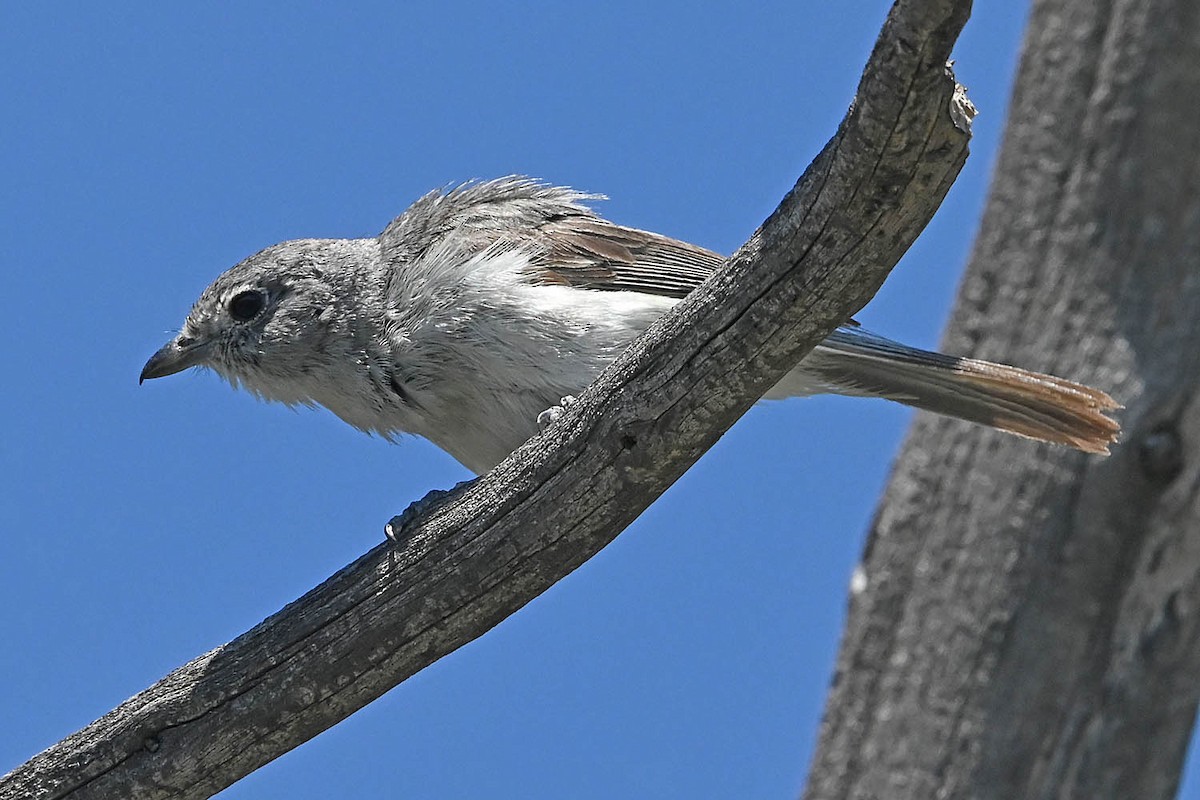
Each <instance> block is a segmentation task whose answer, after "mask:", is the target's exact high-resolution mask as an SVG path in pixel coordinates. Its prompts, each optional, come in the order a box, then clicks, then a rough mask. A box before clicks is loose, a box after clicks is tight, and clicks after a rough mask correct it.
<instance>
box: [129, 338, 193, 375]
mask: <svg viewBox="0 0 1200 800" xmlns="http://www.w3.org/2000/svg"><path fill="white" fill-rule="evenodd" d="M208 350H209V342H206V341H202V340H199V339H193V338H191V337H189V336H180V337H178V338H176V339H172V340H171V341H169V342H167V343H166V344H165V345H163V346H162V347H161V348H159V351H158V352H157V353H155V354H154V355H152V356H150V360H149V361H147V362H146V366H144V367H142V374H141V375H140V376H139V377H138V383H142V382H144V381H147V380H150V379H151V378H163V377H166V376H167V375H174V374H175V373H176V372H182V371H183V370H185V369H187V368H188V367H195V366H199V365H200V364H202V363H203V362H204V359H205V357H206V356H207V355H208Z"/></svg>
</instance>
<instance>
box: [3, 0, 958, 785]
mask: <svg viewBox="0 0 1200 800" xmlns="http://www.w3.org/2000/svg"><path fill="white" fill-rule="evenodd" d="M969 8H970V3H969V2H967V0H900V2H898V3H897V4H896V6H895V7H894V8H893V10H892V13H891V14H890V16H889V18H888V21H887V23H886V25H885V27H884V30H883V33H882V34H881V36H880V39H879V42H878V44H877V46H876V48H875V51H874V53H873V54H872V57H871V60H870V62H869V63H868V66H867V70H866V72H865V73H864V75H863V79H862V82H861V83H860V85H859V91H858V95H857V97H856V100H855V105H854V106H853V108H852V109H851V111H850V112H849V114H848V115H847V117H846V119H845V120H844V121H843V123H842V125H841V127H840V128H839V130H838V133H837V135H836V136H835V137H834V138H833V139H832V140H831V141H830V143H829V145H827V146H826V148H825V149H824V150H823V151H822V153H821V154H820V155H819V156H818V157H817V159H816V161H814V163H813V165H812V166H811V167H810V168H809V169H808V170H807V171H806V173H805V175H804V176H803V177H802V178H801V180H800V182H799V183H798V184H797V185H796V188H795V189H793V191H792V192H791V193H789V194H788V196H787V197H786V198H785V199H784V201H783V203H782V204H781V205H780V207H779V209H778V210H777V211H776V212H775V213H774V214H772V216H771V218H770V219H768V220H767V222H765V223H764V224H763V226H762V228H760V229H759V230H758V231H757V232H756V233H755V234H754V236H753V237H752V238H751V240H750V241H749V242H748V243H747V244H746V245H745V246H744V247H743V248H741V250H739V252H738V253H737V254H736V255H735V256H734V257H733V258H732V259H730V262H729V263H728V264H727V266H726V267H725V268H724V269H723V270H722V271H721V272H719V273H718V274H716V275H714V276H713V278H712V279H710V280H709V281H708V282H706V283H705V284H704V285H703V286H702V287H700V288H699V289H697V290H696V292H694V293H693V294H692V295H690V296H689V297H688V298H687V299H686V300H684V301H683V302H681V303H680V304H679V305H677V306H676V307H675V308H674V309H673V310H672V312H671V313H670V314H668V315H667V316H666V317H665V318H664V319H662V320H660V321H659V322H658V323H657V324H656V325H654V326H653V327H652V329H651V330H650V331H649V332H648V333H647V334H646V336H644V337H643V338H642V339H640V340H639V342H638V343H637V344H635V345H634V346H633V348H631V350H630V351H629V352H628V353H626V354H625V355H624V356H623V357H622V358H621V359H620V360H619V361H618V362H617V363H616V364H614V366H613V367H612V368H611V369H609V370H608V371H606V372H605V374H604V375H603V376H601V378H600V379H599V381H598V382H597V383H596V384H595V386H593V387H592V388H591V389H589V390H588V391H587V392H585V393H584V395H583V396H582V397H581V398H580V399H579V401H578V402H577V403H576V404H574V405H573V406H572V407H571V409H570V410H569V411H568V413H567V414H566V415H565V417H564V418H563V419H561V420H560V421H559V422H557V423H556V424H555V425H554V426H552V427H551V429H550V430H549V431H548V432H546V433H545V434H543V435H542V436H539V437H537V438H536V439H534V440H533V441H531V442H530V443H528V444H526V445H525V446H524V447H522V448H521V449H519V450H518V451H517V452H516V453H515V454H514V455H513V456H512V457H510V458H509V459H508V460H506V461H505V462H504V463H502V464H501V465H500V466H498V467H497V468H496V469H495V470H493V471H492V472H491V473H490V474H488V475H487V476H484V477H483V478H482V479H480V480H479V481H478V482H476V483H474V484H472V485H471V486H470V487H468V488H466V489H464V490H461V491H457V492H454V493H452V494H451V496H450V497H449V498H446V499H443V500H440V501H438V502H437V503H435V504H434V508H433V509H432V511H429V512H427V513H424V514H418V515H417V519H415V520H414V521H412V522H411V523H409V524H399V525H397V528H398V529H399V531H398V534H399V535H398V543H397V544H396V545H394V546H392V545H387V546H380V547H378V548H376V549H375V550H373V551H372V552H370V553H368V554H367V555H365V556H363V557H362V558H361V559H359V560H358V561H357V562H355V563H354V564H352V565H350V566H348V567H347V568H345V569H344V570H342V571H341V572H340V573H338V574H337V575H335V576H333V577H332V578H331V579H329V580H328V581H327V582H326V583H324V584H323V585H321V586H319V587H317V588H316V589H314V590H313V591H312V592H310V593H309V594H308V595H306V596H305V597H303V598H301V599H300V600H298V601H296V602H295V603H293V604H292V605H290V606H288V607H287V608H285V609H284V610H283V611H281V612H279V613H278V614H276V615H275V616H273V617H271V618H270V619H268V620H266V621H265V622H263V623H262V624H260V625H259V626H257V627H256V628H254V629H253V630H251V631H249V632H248V633H246V634H244V635H243V636H241V637H239V638H238V639H236V640H234V641H232V642H230V643H229V644H227V645H225V646H223V647H221V648H218V649H217V650H214V651H213V652H211V653H208V654H206V655H204V656H202V657H200V658H198V659H196V660H195V661H193V662H192V663H190V664H187V665H185V666H184V667H181V668H180V669H179V670H177V671H175V672H174V673H172V674H171V675H168V676H167V677H166V678H164V679H163V680H162V681H160V682H159V683H158V684H156V685H155V686H152V687H150V688H149V689H147V690H146V691H144V692H142V693H141V694H139V695H137V696H136V697H133V698H131V699H130V700H128V701H126V702H125V703H124V704H122V705H121V706H120V707H119V708H117V709H115V710H114V711H112V712H111V713H109V714H107V715H106V716H104V717H103V718H101V719H99V720H97V721H96V722H94V723H93V724H91V725H89V726H88V727H87V728H85V729H83V730H82V731H79V732H78V733H76V734H74V735H72V736H70V737H68V738H67V739H65V740H63V741H62V742H60V743H59V744H57V745H55V746H54V747H52V748H50V749H49V750H47V751H45V752H44V753H42V754H40V755H38V756H36V757H35V758H33V759H31V760H30V761H29V762H27V763H26V764H24V765H23V766H21V767H19V768H18V769H17V770H15V771H14V772H12V773H11V774H9V775H8V776H7V777H5V778H4V779H3V780H0V798H21V800H28V799H29V798H48V797H53V798H65V797H70V798H114V797H121V798H167V797H172V798H199V797H208V796H210V795H212V794H214V793H215V792H217V791H219V790H221V789H222V788H224V787H226V786H228V785H229V784H231V783H233V782H234V781H236V780H237V779H238V778H240V777H241V776H243V775H245V774H247V773H249V772H250V771H252V770H254V769H256V768H257V767H259V766H261V765H263V764H265V763H266V762H268V761H270V760H271V759H273V758H275V757H277V756H279V755H281V754H282V753H284V752H287V751H288V750H289V749H291V748H293V747H295V746H296V745H298V744H300V743H301V742H304V741H305V740H307V739H309V738H311V737H312V736H315V735H316V734H317V733H319V732H320V731H322V730H324V729H326V728H328V727H330V726H331V725H333V724H335V723H336V722H338V721H339V720H341V719H343V718H345V717H346V716H348V715H349V714H351V713H353V712H354V711H356V710H357V709H359V708H361V707H362V706H364V705H366V704H367V703H368V702H370V701H371V700H373V699H375V698H376V697H378V696H379V695H381V694H383V693H384V692H385V691H387V690H388V689H390V688H392V687H393V686H395V685H396V684H397V683H399V682H400V681H401V680H403V679H404V678H406V677H408V676H410V675H412V674H413V673H414V672H416V671H417V670H420V669H421V668H423V667H425V666H427V665H428V664H430V663H432V662H433V661H435V660H436V659H438V658H440V657H441V656H443V655H445V654H446V653H449V652H451V651H452V650H454V649H455V648H457V647H459V646H461V645H463V644H465V643H466V642H468V641H470V640H472V639H474V638H476V637H478V636H480V635H482V634H483V633H484V632H486V631H487V630H489V629H490V628H491V627H493V626H494V625H496V624H497V623H498V622H500V621H501V620H502V619H504V618H505V617H506V616H508V615H509V614H512V613H513V612H514V611H516V610H517V609H518V608H520V607H521V606H522V605H524V604H525V603H527V602H529V601H530V600H531V599H533V598H534V597H536V596H537V595H538V594H540V593H541V592H543V591H545V589H547V588H548V587H549V586H551V585H552V584H553V583H554V582H555V581H557V580H559V579H560V578H562V577H563V576H565V575H566V574H568V573H569V572H570V571H571V570H572V569H574V568H575V567H576V566H578V565H579V564H580V563H582V562H583V561H584V560H586V559H587V558H589V557H591V556H592V555H594V554H595V553H596V552H598V551H599V550H600V548H602V547H603V546H604V545H605V544H607V543H608V542H609V541H611V540H612V539H613V538H614V537H615V536H616V535H617V534H618V533H619V532H620V531H621V530H622V529H624V528H625V527H626V526H627V525H628V524H629V523H630V522H632V521H633V520H634V519H635V518H636V517H637V516H638V514H640V513H641V512H642V510H644V509H645V508H646V506H648V505H649V504H650V503H651V502H652V501H653V500H654V499H655V498H657V497H658V495H659V494H661V493H662V492H663V491H664V490H665V489H666V488H667V487H668V486H670V484H671V483H672V482H673V481H674V480H675V479H676V478H678V477H679V475H681V474H682V473H683V472H684V471H685V470H686V469H687V468H688V467H689V466H690V465H691V464H692V463H693V462H694V461H695V460H696V459H697V458H698V457H699V456H700V455H701V454H702V453H703V452H704V451H705V450H706V449H708V447H710V446H711V445H712V444H713V443H714V442H715V441H716V440H717V439H718V438H719V437H720V435H721V434H722V433H723V432H724V431H725V430H726V429H728V427H729V426H730V425H732V424H733V422H734V421H736V420H737V418H738V417H740V416H741V415H742V413H744V412H745V411H746V410H747V409H748V408H749V407H750V406H751V405H752V404H753V403H754V402H755V401H756V400H757V399H758V398H759V397H760V396H761V395H762V394H763V392H764V391H765V390H766V389H767V388H768V387H770V386H771V385H773V384H774V383H775V382H776V381H777V380H778V379H779V378H780V377H781V376H782V375H783V374H784V373H785V372H786V371H787V370H789V369H790V368H791V367H792V366H793V365H795V364H796V363H797V362H798V361H799V360H800V358H802V357H803V356H804V355H805V354H806V353H807V352H808V351H809V350H811V349H812V347H813V346H814V345H815V344H816V343H817V342H818V341H819V340H821V339H822V338H824V337H825V336H826V335H827V334H828V333H829V332H830V331H831V330H832V329H833V328H834V327H835V326H836V325H837V324H838V323H840V322H841V321H843V320H845V319H847V318H849V316H850V315H851V314H853V313H854V312H855V311H857V310H858V309H859V308H861V307H862V305H863V304H865V303H866V302H867V300H868V299H870V297H871V296H872V295H873V294H874V293H875V291H876V289H878V287H879V285H880V284H881V283H882V281H883V279H884V277H885V276H886V275H887V273H888V271H889V270H890V269H891V267H892V266H893V265H894V264H895V263H896V261H897V260H898V259H899V258H900V256H901V254H902V253H903V252H904V251H905V250H906V249H907V248H908V246H909V244H911V242H912V241H913V239H915V237H916V236H917V234H918V233H919V231H920V230H921V229H922V228H923V227H924V225H925V223H926V222H927V221H928V219H929V218H930V217H931V216H932V214H933V212H934V210H936V208H937V206H938V205H939V204H940V203H941V200H942V198H943V197H944V195H945V193H946V190H947V189H948V188H949V186H950V184H951V182H952V181H953V180H954V178H955V176H956V175H957V174H958V170H959V168H960V167H961V165H962V162H963V160H964V159H965V157H966V145H967V134H966V132H965V127H966V126H965V120H966V119H967V118H969V114H966V113H965V112H964V109H963V106H962V103H961V102H957V103H956V101H955V100H954V98H956V97H957V96H956V94H955V84H954V81H953V79H952V78H951V77H950V76H949V74H948V71H947V69H946V66H945V64H946V59H947V58H948V56H949V54H950V50H951V48H952V46H953V43H954V40H955V38H956V37H957V35H958V32H959V30H960V29H961V28H962V25H963V23H964V22H965V21H966V17H967V14H968V12H969ZM952 112H953V113H952Z"/></svg>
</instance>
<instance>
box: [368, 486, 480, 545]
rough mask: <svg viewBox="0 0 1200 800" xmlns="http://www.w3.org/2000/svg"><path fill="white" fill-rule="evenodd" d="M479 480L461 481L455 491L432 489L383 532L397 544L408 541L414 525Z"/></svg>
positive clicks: (395, 518)
mask: <svg viewBox="0 0 1200 800" xmlns="http://www.w3.org/2000/svg"><path fill="white" fill-rule="evenodd" d="M477 480H479V478H471V480H469V481H459V482H458V483H456V484H454V488H453V489H430V490H429V491H428V492H426V493H425V496H424V497H422V498H421V499H420V500H414V501H413V502H411V503H409V504H408V508H406V509H404V510H403V511H401V512H400V513H399V514H398V515H396V516H394V517H392V519H391V521H390V522H388V524H387V525H385V526H384V527H383V532H384V533H385V534H386V535H387V538H389V539H391V540H392V541H393V542H395V543H397V544H400V543H402V542H404V541H405V540H406V539H408V536H409V533H410V531H409V530H408V528H410V527H411V526H412V525H413V523H415V522H416V521H417V520H418V519H420V518H421V517H424V516H425V515H426V514H428V513H430V512H431V511H433V510H434V509H435V508H437V507H438V506H440V505H441V504H442V503H444V502H445V501H446V500H447V499H448V498H449V497H450V496H451V495H453V494H456V493H457V492H458V490H459V489H462V488H464V487H467V486H470V485H471V484H472V483H474V482H475V481H477Z"/></svg>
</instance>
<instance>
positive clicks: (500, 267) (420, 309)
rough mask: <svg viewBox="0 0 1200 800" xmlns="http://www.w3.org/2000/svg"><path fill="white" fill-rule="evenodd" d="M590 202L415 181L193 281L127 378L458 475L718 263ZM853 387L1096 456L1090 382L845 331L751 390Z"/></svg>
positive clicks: (1099, 401)
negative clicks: (398, 439)
mask: <svg viewBox="0 0 1200 800" xmlns="http://www.w3.org/2000/svg"><path fill="white" fill-rule="evenodd" d="M590 199H595V198H594V196H591V195H585V194H581V193H579V192H575V191H572V190H570V189H565V188H559V187H552V186H546V185H544V184H541V183H538V182H536V181H533V180H530V179H527V178H520V177H511V178H503V179H500V180H494V181H488V182H483V183H474V184H468V185H465V186H461V187H459V188H457V189H453V190H451V191H447V192H432V193H430V194H427V195H425V196H424V197H422V198H421V199H420V200H418V201H417V202H416V203H414V204H413V205H412V207H410V208H409V209H408V210H407V211H405V212H404V213H403V214H402V215H401V216H399V217H397V218H396V219H395V220H394V221H393V222H392V223H391V224H389V225H388V226H387V227H386V228H385V229H384V230H383V232H382V233H381V234H380V235H379V236H378V237H375V238H371V239H301V240H295V241H289V242H283V243H282V244H278V245H275V246H273V247H269V248H267V249H266V250H263V251H261V252H259V253H257V254H255V255H253V256H251V257H249V258H247V259H246V260H245V261H243V262H241V263H240V264H238V265H237V266H235V267H233V268H232V269H230V270H228V271H227V272H225V273H224V274H223V275H221V276H220V277H219V278H217V280H216V281H214V282H213V284H212V285H211V286H209V287H208V288H207V289H205V290H204V292H203V294H201V296H200V298H199V300H197V301H196V304H195V305H194V307H193V308H192V311H191V313H190V314H189V315H188V317H187V319H186V320H185V322H184V324H183V328H182V330H181V331H180V333H179V335H178V336H177V337H176V338H175V339H173V340H172V341H171V342H168V343H167V344H166V345H165V346H164V347H163V348H162V349H160V350H159V351H158V352H157V353H155V354H154V356H153V357H152V358H151V359H150V361H149V362H147V364H146V367H145V369H143V371H142V379H143V380H145V379H148V378H157V377H161V376H164V375H169V374H172V373H175V372H178V371H180V370H183V369H186V368H188V367H193V366H200V367H207V368H209V369H212V370H214V371H215V372H217V373H218V374H219V375H221V376H222V377H224V378H225V379H226V380H228V381H229V382H230V383H232V384H233V385H234V386H242V387H244V388H246V389H248V390H249V391H251V392H253V393H254V394H256V395H258V396H260V397H262V398H265V399H268V400H276V401H279V402H282V403H287V404H289V405H297V404H304V405H322V406H325V407H326V408H328V409H329V410H330V411H332V412H333V413H334V414H336V415H337V416H339V417H341V418H342V419H343V420H345V421H346V422H348V423H349V424H351V425H353V426H354V427H356V428H358V429H360V430H363V431H367V432H371V433H378V434H381V435H383V436H386V437H393V436H395V435H397V434H401V433H412V434H416V435H419V436H424V437H425V438H427V439H429V440H430V441H432V442H433V443H434V444H436V445H438V446H439V447H441V448H442V449H444V450H446V451H447V452H449V453H450V454H451V455H452V456H454V457H455V458H456V459H458V460H459V461H460V462H462V463H463V464H464V465H465V466H466V467H467V468H468V469H470V470H473V471H474V472H476V473H481V472H485V471H486V470H488V469H490V468H491V467H492V466H494V465H495V464H496V463H498V462H499V461H500V460H502V459H503V458H504V457H505V456H507V455H508V454H509V453H510V452H512V451H513V450H515V449H516V448H517V447H518V446H519V445H520V444H521V443H522V442H524V441H525V440H526V439H528V438H529V437H530V436H531V435H533V434H534V433H536V432H537V429H538V428H537V418H538V415H539V414H540V413H541V412H542V411H544V410H546V409H547V408H549V407H551V406H553V405H555V404H556V403H557V402H558V401H559V398H561V397H564V396H566V395H572V394H578V393H579V392H580V391H581V390H582V389H583V388H584V387H585V386H587V385H588V384H589V383H590V382H591V381H592V380H593V379H594V378H595V377H596V375H598V374H599V372H600V371H601V370H602V369H603V368H604V367H605V366H606V365H607V364H608V363H609V362H610V361H612V359H613V358H614V357H616V355H617V354H618V353H620V352H621V351H622V350H623V349H625V347H627V346H628V345H629V343H630V342H631V341H632V340H633V339H634V337H636V336H637V335H638V334H639V333H641V332H642V331H643V330H644V329H645V328H646V327H647V326H648V325H649V324H650V322H651V321H653V320H654V319H655V318H656V317H658V316H659V315H660V314H662V313H663V312H664V311H665V310H666V309H667V308H669V307H670V306H671V305H672V304H673V303H675V302H676V301H677V300H678V298H680V297H683V296H684V295H686V294H687V293H688V292H689V291H691V290H692V289H693V288H695V287H696V286H697V285H698V284H699V283H700V282H701V281H703V280H704V279H705V278H706V277H707V276H708V275H709V274H710V273H711V272H712V271H713V270H714V269H716V268H717V267H718V266H720V264H721V263H722V261H723V260H724V259H723V258H722V257H721V256H719V255H717V254H715V253H712V252H710V251H708V250H704V249H702V248H699V247H696V246H694V245H690V244H686V243H684V242H680V241H676V240H673V239H669V238H667V237H664V236H659V235H657V234H653V233H648V232H645V231H639V230H635V229H631V228H626V227H623V226H619V225H615V224H613V223H611V222H608V221H607V220H604V219H602V218H601V217H599V216H597V215H596V214H595V213H594V212H592V211H591V210H590V209H589V208H588V207H587V206H586V205H584V203H585V202H586V201H588V200H590ZM818 392H835V393H840V394H851V395H870V396H878V397H884V398H887V399H891V400H896V401H899V402H902V403H906V404H909V405H913V406H917V407H920V408H926V409H929V410H932V411H936V412H938V413H943V414H949V415H951V416H956V417H961V418H963V419H968V420H971V421H974V422H980V423H983V424H987V425H992V426H994V427H998V428H1002V429H1004V430H1009V431H1012V432H1014V433H1018V434H1021V435H1025V436H1030V437H1033V438H1036V439H1044V440H1047V441H1053V442H1059V443H1063V444H1068V445H1071V446H1074V447H1077V448H1080V449H1082V450H1086V451H1089V452H1107V445H1108V444H1109V443H1110V442H1112V441H1113V440H1114V439H1115V436H1116V433H1117V430H1118V427H1117V424H1116V423H1115V422H1113V421H1112V420H1111V419H1109V418H1108V417H1106V416H1105V415H1104V413H1103V412H1105V411H1107V410H1111V409H1113V408H1116V407H1117V406H1116V404H1115V403H1114V402H1113V401H1112V399H1111V398H1109V397H1108V395H1106V394H1104V393H1103V392H1100V391H1098V390H1095V389H1091V388H1088V387H1086V386H1081V385H1079V384H1076V383H1072V382H1070V381H1065V380H1062V379H1059V378H1054V377H1051V376H1048V375H1041V374H1038V373H1033V372H1027V371H1024V370H1020V369H1016V368H1014V367H1006V366H1002V365H998V364H991V363H988V362H984V361H976V360H972V359H962V358H954V357H951V356H944V355H941V354H937V353H930V352H927V351H923V350H917V349H914V348H910V347H906V346H904V345H901V344H898V343H896V342H893V341H890V340H888V339H884V338H883V337H879V336H876V335H874V334H871V333H868V332H866V331H863V330H862V329H861V328H858V327H856V326H853V325H850V326H844V327H842V328H840V329H838V331H836V332H835V333H834V334H833V335H832V336H830V337H829V338H828V339H826V340H825V342H824V343H822V344H821V345H820V346H818V347H817V349H816V350H814V351H813V352H812V354H810V355H809V356H808V357H807V358H805V360H804V361H803V362H802V363H801V364H800V365H799V366H797V367H796V368H795V369H794V370H792V372H790V373H789V374H788V375H787V376H785V377H784V379H783V380H782V381H780V383H779V384H778V385H777V386H776V387H775V388H774V389H772V390H771V392H769V393H768V394H767V397H768V398H779V397H791V396H803V395H808V394H814V393H818Z"/></svg>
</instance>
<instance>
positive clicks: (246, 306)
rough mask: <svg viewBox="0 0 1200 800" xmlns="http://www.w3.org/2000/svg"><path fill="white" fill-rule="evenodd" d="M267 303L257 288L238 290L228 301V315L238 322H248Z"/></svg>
mask: <svg viewBox="0 0 1200 800" xmlns="http://www.w3.org/2000/svg"><path fill="white" fill-rule="evenodd" d="M266 304H267V298H266V296H265V295H264V294H263V293H262V292H260V291H259V290H257V289H247V290H246V291H244V292H238V293H237V294H235V295H234V296H233V298H232V299H231V300H230V301H229V316H231V317H233V318H234V319H235V320H237V321H238V322H249V321H250V320H252V319H254V318H255V317H257V316H258V315H259V313H260V312H261V311H262V310H263V306H265V305H266Z"/></svg>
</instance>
